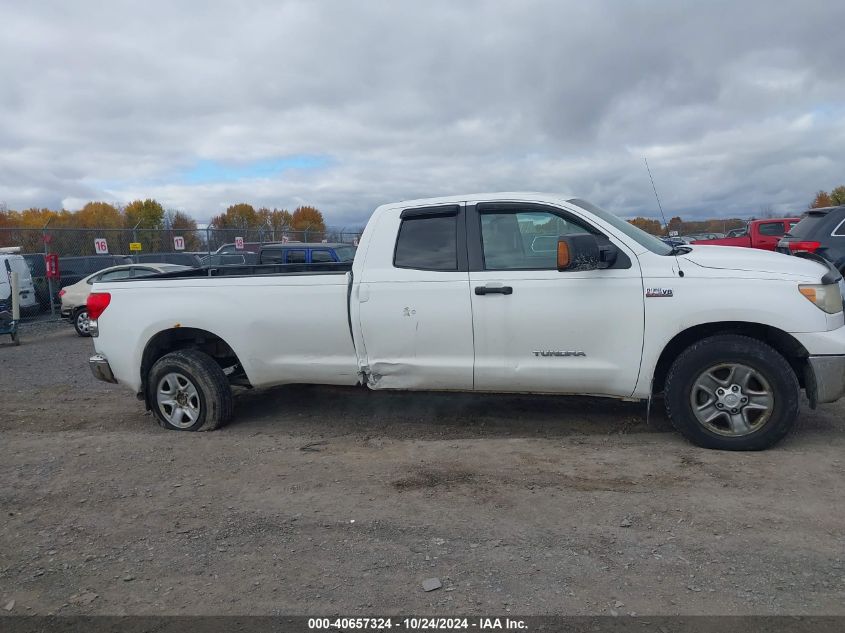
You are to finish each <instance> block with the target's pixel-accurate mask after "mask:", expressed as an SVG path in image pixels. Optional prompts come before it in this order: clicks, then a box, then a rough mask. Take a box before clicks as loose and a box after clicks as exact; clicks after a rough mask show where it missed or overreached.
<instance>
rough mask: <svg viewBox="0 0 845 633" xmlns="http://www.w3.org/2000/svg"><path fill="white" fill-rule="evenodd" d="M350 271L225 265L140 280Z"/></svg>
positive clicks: (324, 266)
mask: <svg viewBox="0 0 845 633" xmlns="http://www.w3.org/2000/svg"><path fill="white" fill-rule="evenodd" d="M351 270H352V262H326V263H320V264H227V265H224V266H203V267H201V268H193V269H191V270H176V271H173V272H169V273H159V274H157V275H150V276H149V277H143V278H141V279H193V278H196V277H251V276H254V275H338V274H344V273H348V272H349V271H351Z"/></svg>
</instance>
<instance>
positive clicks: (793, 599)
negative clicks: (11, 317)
mask: <svg viewBox="0 0 845 633" xmlns="http://www.w3.org/2000/svg"><path fill="white" fill-rule="evenodd" d="M6 340H7V339H5V338H4V339H3V343H2V344H0V508H2V521H0V609H4V610H3V611H0V613H7V612H8V613H11V614H13V615H14V614H46V613H55V614H248V613H261V614H315V613H316V614H329V613H342V614H347V615H348V614H358V615H367V614H374V613H392V614H399V613H410V612H416V613H425V614H438V615H445V614H459V613H460V614H482V613H483V614H489V613H501V614H506V613H508V612H510V613H514V614H521V615H527V614H614V613H618V614H620V615H621V614H628V613H631V612H635V613H637V614H839V615H843V614H845V521H843V519H845V503H843V492H842V488H843V479H845V457H843V447H845V423H843V419H842V418H843V416H842V414H843V411H845V405H826V406H823V407H821V408H820V409H819V410H817V411H815V412H813V411H810V410H809V409H808V408H806V406H805V409H804V411H803V413H802V425H801V428H800V430H799V431H798V432H797V433H794V434H793V435H792V436H790V437H789V438H788V439H787V440H786V441H785V442H784V443H782V444H781V445H779V446H778V447H776V448H774V449H771V450H768V451H765V452H762V453H723V452H716V451H705V450H701V449H697V448H695V447H693V446H691V445H689V444H687V443H686V442H685V441H684V440H683V439H682V438H681V437H679V436H678V435H676V434H675V433H673V432H672V431H671V430H670V428H669V427H668V425H667V423H666V421H665V419H664V418H663V417H662V416H660V415H659V414H658V415H657V416H653V417H652V419H651V420H650V421H649V423H646V421H645V419H644V413H645V411H644V407H643V406H642V405H639V404H631V403H621V402H615V401H611V400H603V399H591V398H557V397H554V398H553V397H525V396H483V397H481V396H474V395H464V394H399V393H370V392H367V391H363V390H356V389H340V388H329V387H286V388H280V389H274V390H269V391H263V392H246V391H244V392H242V393H239V394H238V395H237V397H236V419H235V420H234V422H233V423H232V424H230V425H229V426H227V427H225V428H224V429H221V430H219V431H216V432H213V433H196V434H193V433H175V432H168V431H165V430H163V429H161V428H160V427H159V426H158V425H156V424H155V423H154V421H153V419H152V418H151V417H150V416H149V415H147V414H145V412H144V410H143V406H142V405H141V403H139V402H138V401H137V400H135V398H134V397H133V395H132V394H130V393H129V392H127V391H125V390H124V389H122V388H120V387H117V386H112V385H106V384H103V383H98V382H96V381H95V380H94V379H93V378H92V377H91V376H90V374H89V372H88V369H87V367H86V362H85V361H86V359H87V356H88V355H89V354H90V352H91V350H92V345H91V342H90V340H86V339H81V338H78V337H76V335H75V334H74V333H73V331H72V329H71V328H70V327H69V326H67V325H66V324H55V323H38V324H31V325H29V326H28V327H25V328H24V330H23V345H22V346H21V347H17V348H15V347H11V346H8V345H6V344H5V341H6ZM430 578H438V579H439V580H440V583H441V585H442V586H441V587H440V588H439V589H436V590H433V591H430V592H426V591H424V590H423V582H424V581H426V580H427V579H430ZM7 607H10V608H8V609H7Z"/></svg>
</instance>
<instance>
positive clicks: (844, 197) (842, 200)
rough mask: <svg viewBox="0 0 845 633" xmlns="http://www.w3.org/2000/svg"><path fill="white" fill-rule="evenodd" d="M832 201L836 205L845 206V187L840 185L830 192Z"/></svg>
mask: <svg viewBox="0 0 845 633" xmlns="http://www.w3.org/2000/svg"><path fill="white" fill-rule="evenodd" d="M830 201H831V202H833V204H835V205H840V204H845V185H839V186H838V187H837V188H836V189H834V190H833V191H831V192H830Z"/></svg>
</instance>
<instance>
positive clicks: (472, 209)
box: [88, 193, 845, 450]
mask: <svg viewBox="0 0 845 633" xmlns="http://www.w3.org/2000/svg"><path fill="white" fill-rule="evenodd" d="M839 279H840V275H839V272H838V271H836V270H835V269H834V268H832V267H831V266H830V265H828V264H826V263H825V262H824V260H822V259H821V258H819V259H818V260H814V259H813V256H812V255H809V256H807V257H805V258H799V257H788V256H785V255H782V254H778V253H772V252H767V251H759V250H752V249H732V248H725V247H715V246H697V245H693V246H676V247H672V246H669V245H667V244H665V243H663V242H662V241H661V240H659V239H657V238H655V237H653V236H651V235H649V234H647V233H645V232H643V231H641V230H639V229H637V228H636V227H634V226H632V225H631V224H629V223H628V222H626V221H624V220H622V219H620V218H618V217H617V216H615V215H614V214H612V213H609V212H607V211H604V210H602V209H600V208H598V207H596V206H594V205H592V204H590V203H589V202H586V201H584V200H580V199H566V198H563V197H559V196H554V195H543V194H514V193H508V194H484V195H467V196H456V197H448V198H434V199H426V200H415V201H411V202H400V203H396V204H388V205H385V206H381V207H379V208H378V209H376V211H375V212H374V213H373V215H372V217H371V218H370V221H369V223H368V224H367V227H366V230H365V231H364V233H363V235H362V237H361V240H360V244H359V247H358V250H357V253H356V255H355V258H354V261H353V262H351V263H343V262H336V263H328V264H293V265H290V264H276V265H255V266H224V267H205V268H201V269H195V270H185V271H179V272H174V273H165V274H161V275H157V276H155V277H151V278H146V279H141V280H134V281H132V282H131V283H126V282H122V281H109V282H98V283H96V284H95V285H94V291H93V292H92V293H91V295H90V298H89V300H88V314H89V317H90V319H91V321H90V328H91V334H92V336H93V337H94V346H95V348H96V349H95V351H96V352H97V353H96V355H95V356H93V357H92V358H91V359H90V366H91V369H92V371H93V373H94V375H95V376H97V377H98V378H100V379H102V380H105V381H107V382H112V383H119V384H121V385H124V386H125V387H127V388H129V389H130V390H131V391H132V392H134V393H135V394H137V396H138V398H139V399H141V400H142V401H143V402H144V403H145V405H146V407H147V408H148V409H149V410H151V411H152V412H153V414H154V415H155V417H156V418H157V419H158V421H159V423H160V424H161V425H162V426H163V427H165V428H167V429H174V430H183V431H198V430H211V429H215V428H217V427H219V426H220V425H222V424H224V423H225V422H226V421H227V420H228V419H229V418H230V416H231V415H232V387H233V386H243V387H256V388H263V387H271V386H274V385H283V384H290V383H318V384H326V385H350V386H351V385H359V386H363V387H366V388H369V389H375V390H380V389H394V390H408V391H410V390H446V391H475V392H508V393H537V394H584V395H593V396H608V397H611V398H621V399H624V400H634V401H648V403H649V404H650V403H651V399H652V397H654V396H662V397H663V399H664V402H665V407H666V410H667V413H668V417H669V419H670V420H671V422H672V424H673V425H674V426H675V428H677V430H678V431H680V432H681V433H682V434H683V435H684V436H686V437H687V438H688V439H689V440H691V441H692V442H694V443H695V444H698V445H700V446H703V447H709V448H717V449H732V450H754V449H763V448H766V447H768V446H771V445H772V444H774V443H775V442H777V441H778V440H780V439H781V438H782V437H784V435H786V434H787V432H788V431H789V430H790V429H791V428H792V427H793V425H794V423H795V421H796V419H797V418H798V415H799V411H800V407H801V394H802V390H803V392H804V393H805V394H806V397H807V399H808V400H809V406H811V407H815V406H816V405H817V404H818V403H826V402H833V401H835V400H837V399H839V398H840V397H841V396H842V395H843V390H845V327H843V325H844V323H843V312H842V296H841V294H840V291H839V287H838V285H837V284H838V281H839ZM571 402H572V401H567V404H566V406H573V405H572V404H571Z"/></svg>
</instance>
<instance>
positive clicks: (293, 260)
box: [287, 250, 305, 264]
mask: <svg viewBox="0 0 845 633" xmlns="http://www.w3.org/2000/svg"><path fill="white" fill-rule="evenodd" d="M287 262H288V264H304V263H305V251H302V250H291V251H288V252H287Z"/></svg>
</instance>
